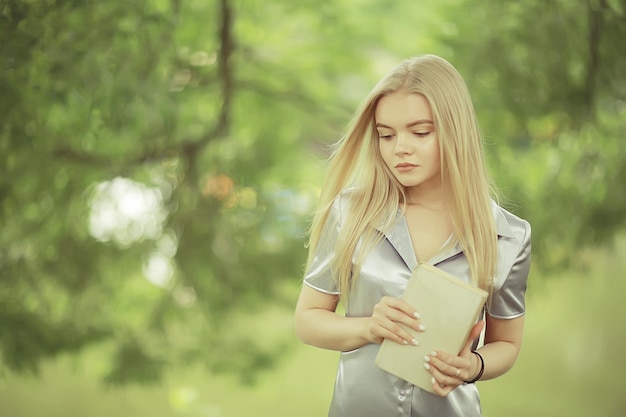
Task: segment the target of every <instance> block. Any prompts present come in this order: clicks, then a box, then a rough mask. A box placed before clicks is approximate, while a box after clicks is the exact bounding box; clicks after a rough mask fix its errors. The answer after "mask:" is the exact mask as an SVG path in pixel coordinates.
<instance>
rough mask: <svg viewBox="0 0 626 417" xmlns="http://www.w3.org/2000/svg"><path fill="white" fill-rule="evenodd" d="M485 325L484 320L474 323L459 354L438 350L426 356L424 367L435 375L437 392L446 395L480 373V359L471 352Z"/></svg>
mask: <svg viewBox="0 0 626 417" xmlns="http://www.w3.org/2000/svg"><path fill="white" fill-rule="evenodd" d="M484 326H485V322H484V321H482V320H481V321H479V322H478V323H476V324H475V325H474V327H473V328H472V331H471V332H470V335H469V337H468V338H467V342H466V343H465V346H463V349H461V352H460V353H459V355H458V356H454V355H450V354H448V353H446V352H440V351H436V352H432V353H431V354H430V355H428V356H425V357H424V361H425V363H424V367H425V368H426V369H427V370H428V372H430V373H431V374H432V375H433V388H434V390H435V394H437V395H439V396H440V397H445V396H447V395H448V394H449V393H450V392H451V391H452V390H453V389H455V388H456V387H458V386H459V385H461V384H463V382H464V381H470V380H472V379H474V378H475V377H476V375H478V372H479V371H480V360H479V359H478V357H477V356H476V355H475V354H473V353H472V352H471V348H472V343H473V342H474V340H475V339H476V338H477V337H478V336H480V332H482V330H483V328H484Z"/></svg>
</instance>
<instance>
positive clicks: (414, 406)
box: [304, 192, 531, 417]
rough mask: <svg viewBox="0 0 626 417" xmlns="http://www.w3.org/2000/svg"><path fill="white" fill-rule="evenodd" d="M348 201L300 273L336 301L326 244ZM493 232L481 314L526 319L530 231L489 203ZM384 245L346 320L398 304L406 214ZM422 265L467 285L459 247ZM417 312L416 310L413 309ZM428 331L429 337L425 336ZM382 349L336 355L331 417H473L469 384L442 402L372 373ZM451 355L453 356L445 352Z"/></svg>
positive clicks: (410, 256)
mask: <svg viewBox="0 0 626 417" xmlns="http://www.w3.org/2000/svg"><path fill="white" fill-rule="evenodd" d="M348 200H349V198H348V197H347V196H346V193H345V192H344V193H343V194H342V195H341V196H340V197H339V198H338V199H337V201H335V204H334V205H333V209H332V211H331V214H330V217H329V221H328V222H327V227H326V228H325V231H324V232H323V236H322V239H321V241H320V245H319V248H320V249H319V250H318V251H317V253H316V254H315V258H314V260H313V262H312V263H311V266H310V268H309V269H308V270H307V271H306V273H305V277H304V282H305V284H306V285H308V286H310V287H312V288H314V289H316V290H318V291H321V292H324V293H327V294H339V291H338V289H337V286H336V285H335V282H334V280H333V277H332V275H331V272H330V263H331V260H332V259H333V255H334V253H333V250H332V247H333V245H332V242H334V241H335V240H336V236H337V234H338V233H339V229H340V228H341V218H342V216H345V214H346V213H347V204H348ZM493 212H494V216H495V220H496V227H497V232H498V264H497V279H496V288H495V291H494V294H493V298H492V302H491V306H490V308H489V309H487V311H486V314H489V315H490V316H492V317H495V318H499V319H513V318H516V317H520V316H522V315H524V313H525V303H524V294H525V292H526V281H527V278H528V271H529V268H530V247H531V244H530V225H529V224H528V222H527V221H525V220H523V219H521V218H519V217H517V216H515V215H513V214H511V213H509V212H507V211H506V210H504V209H502V208H501V207H499V206H498V205H496V204H495V203H493ZM384 236H385V238H384V239H383V240H382V241H381V242H380V243H379V244H378V245H377V246H376V247H375V248H374V249H372V251H371V252H370V254H369V255H368V257H367V259H366V260H365V261H364V264H363V266H362V268H361V271H360V275H359V278H358V281H357V284H356V287H355V289H354V290H353V292H352V294H351V295H350V303H349V305H348V307H347V310H346V316H349V317H364V316H371V315H372V313H373V309H374V305H375V304H376V303H378V302H379V301H380V299H381V297H383V296H385V295H390V296H393V297H401V296H402V294H403V292H404V289H405V288H406V286H407V283H408V280H409V277H410V275H411V272H412V271H413V269H415V267H416V266H417V263H418V262H417V259H416V258H415V253H414V251H413V246H412V244H411V237H410V235H409V229H408V226H407V223H406V219H405V217H404V215H402V214H401V213H399V214H398V217H397V218H396V221H395V223H394V224H393V225H392V227H391V228H390V229H389V232H387V233H384ZM428 263H430V264H432V265H436V266H437V267H439V268H441V269H443V270H445V271H447V272H449V273H451V274H453V275H455V276H456V277H458V278H460V279H463V280H466V281H468V282H469V279H470V272H469V265H468V263H467V260H466V258H465V255H464V254H463V251H462V250H461V249H460V247H459V246H458V245H457V246H455V247H452V248H451V249H450V250H448V251H447V252H444V253H441V254H438V255H436V256H435V257H434V258H433V259H430V260H429V261H428ZM417 308H418V311H419V306H418V307H417ZM427 331H428V330H427ZM379 347H380V345H377V344H368V345H365V346H363V347H360V348H358V349H355V350H352V351H349V352H341V357H340V360H339V366H338V370H337V378H336V381H335V389H334V393H333V398H332V402H331V405H330V411H329V414H328V415H329V417H396V416H397V417H457V416H458V417H461V416H462V417H478V416H480V415H481V406H480V397H479V394H478V390H477V388H476V385H475V384H466V385H461V386H459V387H457V388H456V389H454V390H453V391H452V392H451V393H450V394H449V395H448V396H447V397H445V398H441V397H439V396H436V395H434V394H431V393H429V392H427V391H424V390H422V389H420V388H418V387H415V386H414V385H412V384H411V383H409V382H406V381H404V380H402V379H400V378H397V377H395V376H393V375H391V374H389V373H387V372H385V371H383V370H381V369H380V368H378V367H377V366H376V364H375V363H374V359H375V358H376V354H377V353H378V349H379ZM449 353H453V352H449Z"/></svg>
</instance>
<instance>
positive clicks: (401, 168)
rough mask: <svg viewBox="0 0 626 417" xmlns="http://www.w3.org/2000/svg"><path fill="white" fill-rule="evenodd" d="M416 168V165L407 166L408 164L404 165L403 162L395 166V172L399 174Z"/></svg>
mask: <svg viewBox="0 0 626 417" xmlns="http://www.w3.org/2000/svg"><path fill="white" fill-rule="evenodd" d="M416 167H417V165H413V164H409V163H406V162H403V163H401V164H396V170H398V171H400V172H407V171H412V170H413V169H415V168H416Z"/></svg>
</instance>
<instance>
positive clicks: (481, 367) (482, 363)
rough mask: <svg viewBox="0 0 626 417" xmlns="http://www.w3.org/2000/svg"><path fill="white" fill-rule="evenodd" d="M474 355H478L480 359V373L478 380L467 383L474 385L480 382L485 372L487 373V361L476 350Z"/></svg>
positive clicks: (467, 382) (477, 376)
mask: <svg viewBox="0 0 626 417" xmlns="http://www.w3.org/2000/svg"><path fill="white" fill-rule="evenodd" d="M472 353H475V354H476V355H478V359H480V372H478V375H476V378H474V379H472V380H471V381H465V383H466V384H473V383H474V382H476V381H478V380H479V379H480V377H481V376H483V372H485V361H484V359H483V357H482V356H480V353H478V352H476V351H475V350H473V351H472Z"/></svg>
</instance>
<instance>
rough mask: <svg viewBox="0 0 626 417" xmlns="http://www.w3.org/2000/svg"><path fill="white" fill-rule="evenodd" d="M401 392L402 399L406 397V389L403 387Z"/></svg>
mask: <svg viewBox="0 0 626 417" xmlns="http://www.w3.org/2000/svg"><path fill="white" fill-rule="evenodd" d="M399 394H400V397H402V399H404V398H405V397H406V391H405V390H403V389H401V390H400V392H399Z"/></svg>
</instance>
